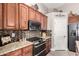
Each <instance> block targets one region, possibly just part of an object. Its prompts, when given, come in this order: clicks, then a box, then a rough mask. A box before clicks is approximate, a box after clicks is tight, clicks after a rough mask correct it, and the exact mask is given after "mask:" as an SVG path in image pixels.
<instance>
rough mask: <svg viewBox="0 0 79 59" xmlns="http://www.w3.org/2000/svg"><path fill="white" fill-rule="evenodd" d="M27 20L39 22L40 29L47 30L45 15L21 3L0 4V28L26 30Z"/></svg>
mask: <svg viewBox="0 0 79 59" xmlns="http://www.w3.org/2000/svg"><path fill="white" fill-rule="evenodd" d="M28 20H33V21H37V22H40V23H41V30H47V17H46V16H45V15H43V14H42V13H40V12H38V11H37V10H34V9H33V8H32V7H29V6H27V5H25V4H23V3H3V4H0V29H11V30H19V29H21V30H26V29H28Z"/></svg>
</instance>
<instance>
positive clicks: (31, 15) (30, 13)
mask: <svg viewBox="0 0 79 59" xmlns="http://www.w3.org/2000/svg"><path fill="white" fill-rule="evenodd" d="M35 18H36V17H35V10H34V9H32V8H29V20H33V21H36V20H35Z"/></svg>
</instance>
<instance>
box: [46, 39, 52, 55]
mask: <svg viewBox="0 0 79 59" xmlns="http://www.w3.org/2000/svg"><path fill="white" fill-rule="evenodd" d="M50 49H51V38H49V39H47V40H46V54H47V53H48V52H49V51H50Z"/></svg>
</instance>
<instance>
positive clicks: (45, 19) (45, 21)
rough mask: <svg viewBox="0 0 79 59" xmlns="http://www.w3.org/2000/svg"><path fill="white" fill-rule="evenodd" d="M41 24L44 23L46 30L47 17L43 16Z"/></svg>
mask: <svg viewBox="0 0 79 59" xmlns="http://www.w3.org/2000/svg"><path fill="white" fill-rule="evenodd" d="M43 23H44V27H43V28H44V30H47V17H46V16H44V19H43Z"/></svg>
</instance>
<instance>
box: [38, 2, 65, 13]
mask: <svg viewBox="0 0 79 59" xmlns="http://www.w3.org/2000/svg"><path fill="white" fill-rule="evenodd" d="M39 5H41V6H42V7H43V10H45V11H46V12H47V13H48V12H52V11H55V10H56V9H58V8H60V7H62V6H63V5H64V3H39V4H38V6H39Z"/></svg>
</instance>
